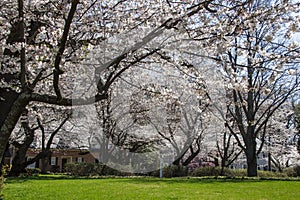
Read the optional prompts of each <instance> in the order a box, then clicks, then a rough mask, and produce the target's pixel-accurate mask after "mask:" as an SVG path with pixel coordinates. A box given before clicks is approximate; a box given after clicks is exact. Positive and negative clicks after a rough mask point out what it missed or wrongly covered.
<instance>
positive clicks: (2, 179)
mask: <svg viewBox="0 0 300 200" xmlns="http://www.w3.org/2000/svg"><path fill="white" fill-rule="evenodd" d="M3 186H4V178H3V176H0V199H2V194H1V191H2V189H3Z"/></svg>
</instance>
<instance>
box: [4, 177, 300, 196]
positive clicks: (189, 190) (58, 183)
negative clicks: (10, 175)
mask: <svg viewBox="0 0 300 200" xmlns="http://www.w3.org/2000/svg"><path fill="white" fill-rule="evenodd" d="M3 195H4V197H3V200H18V199H20V200H21V199H22V200H32V199H41V200H52V199H55V200H60V199H61V200H77V199H78V200H84V199H87V200H90V199H113V200H116V199H180V200H182V199H213V200H216V199H222V200H224V199H255V200H258V199H264V200H265V199H272V200H274V199H284V200H287V199H288V200H292V199H295V200H296V199H300V181H280V180H258V179H203V178H202V179H199V178H190V179H188V178H169V179H159V178H97V179H95V178H94V179H87V178H71V177H63V176H39V177H31V178H14V179H7V180H6V184H5V187H4V190H3Z"/></svg>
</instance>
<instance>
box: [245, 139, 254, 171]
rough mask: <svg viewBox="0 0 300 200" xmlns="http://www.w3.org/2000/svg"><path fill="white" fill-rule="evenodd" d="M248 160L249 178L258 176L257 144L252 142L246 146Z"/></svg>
mask: <svg viewBox="0 0 300 200" xmlns="http://www.w3.org/2000/svg"><path fill="white" fill-rule="evenodd" d="M245 153H246V158H247V176H249V177H255V176H257V156H256V142H255V141H254V142H251V143H249V144H248V145H247V146H246V152H245Z"/></svg>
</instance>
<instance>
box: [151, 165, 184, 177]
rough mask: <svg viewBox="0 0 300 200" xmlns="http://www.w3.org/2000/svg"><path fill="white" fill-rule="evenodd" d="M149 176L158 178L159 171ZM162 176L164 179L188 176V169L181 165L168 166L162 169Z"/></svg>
mask: <svg viewBox="0 0 300 200" xmlns="http://www.w3.org/2000/svg"><path fill="white" fill-rule="evenodd" d="M149 175H150V176H154V177H159V170H155V171H153V172H151V173H149ZM162 175H163V177H164V178H171V177H183V176H188V168H187V167H185V166H181V165H170V166H167V167H164V168H163V171H162Z"/></svg>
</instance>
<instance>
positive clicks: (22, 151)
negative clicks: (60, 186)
mask: <svg viewBox="0 0 300 200" xmlns="http://www.w3.org/2000/svg"><path fill="white" fill-rule="evenodd" d="M37 110H41V111H42V112H44V111H45V110H47V111H48V112H49V113H53V114H52V115H53V116H55V118H53V117H51V118H48V116H46V118H45V117H41V115H40V116H33V115H35V114H36V113H37ZM32 111H34V112H32ZM69 117H70V113H69V111H68V110H67V111H61V110H60V111H56V112H55V111H53V108H51V107H50V108H45V106H43V108H42V109H38V108H36V107H34V108H33V109H30V110H26V113H23V114H22V116H21V119H20V121H21V122H20V123H21V127H16V128H15V130H14V132H13V134H12V136H11V138H10V141H11V142H10V143H11V144H12V145H13V147H14V148H15V154H14V157H13V160H12V167H11V169H10V171H9V174H8V175H9V176H19V175H20V173H23V172H25V168H26V167H27V166H28V165H30V164H32V163H35V162H39V161H40V160H41V161H42V162H41V163H42V166H41V169H42V173H46V171H45V167H46V165H47V162H48V160H49V157H50V156H51V147H53V143H54V140H55V138H56V136H57V135H58V134H59V132H60V131H61V129H62V128H63V126H64V125H65V124H66V122H67V121H68V119H69ZM42 118H43V119H42ZM58 118H60V119H62V120H60V119H58ZM53 127H54V128H53ZM38 132H40V134H39V133H38ZM65 137H67V136H65ZM29 148H34V149H35V148H36V149H39V150H40V152H39V153H38V154H37V155H36V156H35V157H34V158H31V159H26V152H27V150H28V149H29Z"/></svg>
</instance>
